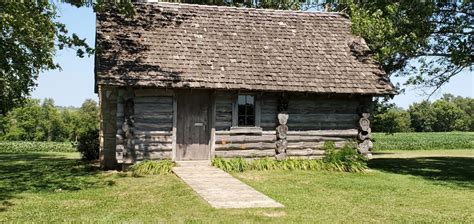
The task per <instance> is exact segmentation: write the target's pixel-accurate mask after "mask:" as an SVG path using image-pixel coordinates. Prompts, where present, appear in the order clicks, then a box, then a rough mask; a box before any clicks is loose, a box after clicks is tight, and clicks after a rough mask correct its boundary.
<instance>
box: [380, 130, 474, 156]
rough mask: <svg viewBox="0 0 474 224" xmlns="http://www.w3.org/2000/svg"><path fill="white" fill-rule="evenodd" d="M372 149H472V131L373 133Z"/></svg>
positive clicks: (473, 139)
mask: <svg viewBox="0 0 474 224" xmlns="http://www.w3.org/2000/svg"><path fill="white" fill-rule="evenodd" d="M373 138H374V151H385V150H439V149H474V132H423V133H416V132H410V133H394V134H388V135H387V134H384V133H373Z"/></svg>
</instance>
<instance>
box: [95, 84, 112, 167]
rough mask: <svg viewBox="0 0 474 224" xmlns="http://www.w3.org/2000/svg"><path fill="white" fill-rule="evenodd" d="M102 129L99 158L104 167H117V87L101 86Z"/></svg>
mask: <svg viewBox="0 0 474 224" xmlns="http://www.w3.org/2000/svg"><path fill="white" fill-rule="evenodd" d="M98 92H99V99H100V101H99V107H100V131H99V142H100V149H99V150H100V151H99V160H100V166H101V168H102V169H106V170H109V169H115V168H117V159H116V156H115V145H116V143H115V132H116V130H117V129H116V126H115V124H116V114H117V110H116V108H117V89H116V88H114V87H108V86H99V91H98Z"/></svg>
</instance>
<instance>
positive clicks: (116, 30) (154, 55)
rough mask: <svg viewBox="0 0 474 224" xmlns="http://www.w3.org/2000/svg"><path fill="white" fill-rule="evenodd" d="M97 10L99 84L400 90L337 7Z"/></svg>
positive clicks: (165, 5) (163, 5) (364, 91)
mask: <svg viewBox="0 0 474 224" xmlns="http://www.w3.org/2000/svg"><path fill="white" fill-rule="evenodd" d="M135 7H136V11H137V14H136V15H135V17H133V18H127V17H125V16H123V15H121V14H120V13H118V12H115V11H114V10H113V9H112V10H108V11H105V12H102V13H98V14H97V37H96V45H97V46H96V47H97V55H96V84H103V85H115V86H129V85H131V86H156V87H168V88H211V89H239V90H261V91H292V92H293V91H295V92H316V93H356V94H369V95H385V94H390V95H392V94H395V90H394V87H393V85H392V84H391V83H390V81H389V80H388V78H387V77H386V75H385V73H384V72H383V71H382V70H381V69H380V68H379V66H378V65H377V64H376V63H375V62H374V61H373V60H372V59H371V57H370V50H369V49H368V47H367V45H366V44H365V42H364V41H363V40H362V39H360V38H358V37H356V36H354V35H352V34H351V32H350V21H349V20H348V19H347V18H345V17H344V16H342V15H340V14H337V13H315V12H297V11H281V10H263V9H246V8H232V7H221V6H219V7H218V6H202V5H190V4H176V3H155V4H150V3H148V4H136V5H135Z"/></svg>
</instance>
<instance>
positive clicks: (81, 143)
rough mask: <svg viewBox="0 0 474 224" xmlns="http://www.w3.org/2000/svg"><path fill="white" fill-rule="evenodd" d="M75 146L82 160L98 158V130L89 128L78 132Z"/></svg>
mask: <svg viewBox="0 0 474 224" xmlns="http://www.w3.org/2000/svg"><path fill="white" fill-rule="evenodd" d="M76 148H77V151H79V153H81V158H82V159H83V160H87V161H93V160H96V159H99V130H97V129H89V130H86V131H84V132H82V133H79V135H78V138H77V143H76Z"/></svg>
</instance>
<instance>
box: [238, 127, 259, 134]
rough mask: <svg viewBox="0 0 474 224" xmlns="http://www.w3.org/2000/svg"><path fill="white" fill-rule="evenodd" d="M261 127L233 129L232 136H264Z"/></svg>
mask: <svg viewBox="0 0 474 224" xmlns="http://www.w3.org/2000/svg"><path fill="white" fill-rule="evenodd" d="M262 131H263V130H262V128H261V127H231V128H230V134H259V135H261V134H262Z"/></svg>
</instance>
